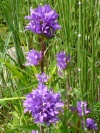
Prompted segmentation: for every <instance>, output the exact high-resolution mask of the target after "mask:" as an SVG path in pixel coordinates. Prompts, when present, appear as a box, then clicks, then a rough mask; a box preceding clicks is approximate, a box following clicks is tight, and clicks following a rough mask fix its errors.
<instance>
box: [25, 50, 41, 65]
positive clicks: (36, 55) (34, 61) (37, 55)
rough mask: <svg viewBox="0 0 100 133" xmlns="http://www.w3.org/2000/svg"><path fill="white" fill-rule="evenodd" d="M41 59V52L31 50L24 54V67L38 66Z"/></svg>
mask: <svg viewBox="0 0 100 133" xmlns="http://www.w3.org/2000/svg"><path fill="white" fill-rule="evenodd" d="M41 58H42V56H41V52H37V51H36V50H34V49H32V50H30V51H29V52H27V54H26V59H27V63H25V65H26V66H28V65H31V66H33V65H38V64H39V62H40V60H41Z"/></svg>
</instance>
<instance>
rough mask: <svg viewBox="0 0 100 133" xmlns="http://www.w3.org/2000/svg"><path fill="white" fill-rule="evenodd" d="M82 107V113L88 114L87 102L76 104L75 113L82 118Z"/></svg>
mask: <svg viewBox="0 0 100 133" xmlns="http://www.w3.org/2000/svg"><path fill="white" fill-rule="evenodd" d="M82 106H83V107H84V113H85V114H88V113H90V109H87V102H83V101H80V102H77V111H78V115H79V116H83V111H82Z"/></svg>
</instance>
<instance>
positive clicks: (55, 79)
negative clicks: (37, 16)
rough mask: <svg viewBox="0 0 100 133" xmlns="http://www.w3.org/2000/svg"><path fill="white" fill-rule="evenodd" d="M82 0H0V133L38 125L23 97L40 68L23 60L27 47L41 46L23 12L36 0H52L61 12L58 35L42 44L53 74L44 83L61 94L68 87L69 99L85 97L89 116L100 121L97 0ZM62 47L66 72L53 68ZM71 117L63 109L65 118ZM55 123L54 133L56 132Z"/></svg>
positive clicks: (99, 12)
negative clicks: (25, 107)
mask: <svg viewBox="0 0 100 133" xmlns="http://www.w3.org/2000/svg"><path fill="white" fill-rule="evenodd" d="M80 2H81V5H79V4H80V3H79V1H78V0H1V1H0V133H6V132H9V133H25V132H29V131H31V130H32V129H33V127H34V129H38V127H37V126H36V125H35V124H33V120H32V118H31V117H30V116H29V115H24V113H23V105H22V99H24V96H25V94H27V93H29V92H31V90H32V89H33V88H36V87H37V85H38V82H37V81H36V79H35V77H34V74H36V73H39V68H35V67H33V68H31V67H25V66H24V65H23V64H24V63H25V53H26V52H27V51H29V50H30V49H32V48H35V49H37V50H40V46H39V41H38V38H37V36H36V35H35V34H34V33H32V32H30V31H25V29H24V27H25V25H26V24H27V23H28V21H27V20H25V18H24V16H26V15H27V14H29V13H30V7H32V8H35V7H37V6H38V5H39V4H41V5H44V4H50V5H51V7H52V8H53V9H55V10H56V11H57V13H58V14H59V24H60V25H61V27H62V28H61V30H59V31H58V32H57V36H56V37H54V38H52V39H50V40H47V42H46V44H45V45H46V48H47V49H46V50H47V56H46V62H45V66H46V67H45V71H46V73H47V74H49V75H50V77H51V79H50V81H49V82H48V83H47V84H48V86H49V87H53V88H54V90H55V91H60V92H61V93H62V96H63V97H65V95H64V93H63V92H64V90H65V89H66V91H67V94H66V97H67V98H68V99H67V100H68V101H67V102H69V104H71V105H75V104H76V102H77V101H79V100H83V101H87V102H88V103H89V107H90V108H91V109H92V113H91V116H92V117H93V118H95V119H96V122H97V123H100V0H83V1H81V0H80ZM61 50H64V51H66V52H67V53H69V54H70V56H71V62H70V65H69V67H68V69H67V71H66V72H65V74H66V77H64V78H61V77H59V76H58V74H57V68H56V56H55V55H56V53H57V52H60V51H61ZM54 59H55V60H54ZM48 65H49V67H48ZM66 81H67V85H66ZM71 117H72V116H70V115H68V114H67V117H66V119H67V121H70V119H71ZM29 123H30V125H29ZM59 127H60V125H59V126H58V127H56V131H55V133H56V132H57V133H58V132H59V133H60V131H59ZM19 129H20V130H19ZM99 131H100V130H99ZM99 131H97V132H98V133H99ZM70 132H71V130H70V131H69V133H70ZM74 132H76V130H75V129H74V128H73V130H72V133H74Z"/></svg>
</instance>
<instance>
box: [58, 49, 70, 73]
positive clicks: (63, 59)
mask: <svg viewBox="0 0 100 133" xmlns="http://www.w3.org/2000/svg"><path fill="white" fill-rule="evenodd" d="M69 61H70V55H68V56H66V53H65V52H64V51H61V52H60V53H58V54H57V66H58V69H59V74H60V75H62V74H61V72H62V70H63V69H65V68H66V67H67V65H68V63H69Z"/></svg>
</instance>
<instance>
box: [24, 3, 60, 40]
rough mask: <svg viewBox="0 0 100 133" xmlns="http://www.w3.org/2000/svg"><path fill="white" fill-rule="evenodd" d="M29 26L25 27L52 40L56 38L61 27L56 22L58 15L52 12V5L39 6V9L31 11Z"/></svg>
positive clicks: (28, 17)
mask: <svg viewBox="0 0 100 133" xmlns="http://www.w3.org/2000/svg"><path fill="white" fill-rule="evenodd" d="M25 18H26V19H29V20H30V22H29V24H28V25H27V26H26V27H25V28H26V29H28V30H31V31H32V32H34V33H36V34H44V35H46V37H48V38H50V37H52V36H54V33H55V31H56V30H58V29H60V25H59V24H58V22H57V21H56V20H57V19H58V14H57V13H56V11H55V10H52V9H51V7H50V5H44V6H40V5H39V6H38V8H35V9H30V16H25Z"/></svg>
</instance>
